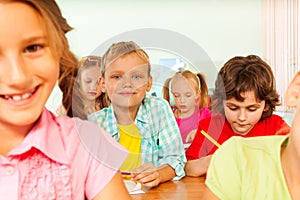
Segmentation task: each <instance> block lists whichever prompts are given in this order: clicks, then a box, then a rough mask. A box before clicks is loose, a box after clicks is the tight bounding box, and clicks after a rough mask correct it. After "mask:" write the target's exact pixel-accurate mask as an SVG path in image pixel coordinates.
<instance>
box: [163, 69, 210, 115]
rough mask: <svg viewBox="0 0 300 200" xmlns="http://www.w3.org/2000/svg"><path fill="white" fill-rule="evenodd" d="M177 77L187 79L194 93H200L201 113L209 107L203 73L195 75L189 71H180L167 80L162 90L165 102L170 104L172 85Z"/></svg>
mask: <svg viewBox="0 0 300 200" xmlns="http://www.w3.org/2000/svg"><path fill="white" fill-rule="evenodd" d="M177 77H183V78H185V79H186V80H187V81H188V82H189V83H190V84H191V85H192V86H193V88H194V91H195V92H196V93H197V92H199V93H200V98H199V100H198V104H199V111H201V109H202V108H203V107H205V106H207V105H208V87H207V84H206V80H205V77H204V75H203V74H201V73H196V74H194V73H193V72H191V71H189V70H183V71H178V72H176V73H175V74H174V75H173V76H172V77H170V78H168V79H166V81H165V83H164V86H163V89H162V93H163V98H164V99H165V100H167V101H168V102H169V103H170V89H169V88H170V87H171V85H170V84H172V81H174V80H175V79H176V78H177Z"/></svg>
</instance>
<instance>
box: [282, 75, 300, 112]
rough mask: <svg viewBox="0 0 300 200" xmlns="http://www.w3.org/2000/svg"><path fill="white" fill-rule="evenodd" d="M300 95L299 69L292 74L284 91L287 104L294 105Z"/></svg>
mask: <svg viewBox="0 0 300 200" xmlns="http://www.w3.org/2000/svg"><path fill="white" fill-rule="evenodd" d="M299 96H300V71H298V72H297V74H296V75H295V76H294V78H293V80H292V81H291V82H290V84H289V86H288V88H287V90H286V93H285V101H286V104H287V106H289V107H296V106H297V104H298V101H299Z"/></svg>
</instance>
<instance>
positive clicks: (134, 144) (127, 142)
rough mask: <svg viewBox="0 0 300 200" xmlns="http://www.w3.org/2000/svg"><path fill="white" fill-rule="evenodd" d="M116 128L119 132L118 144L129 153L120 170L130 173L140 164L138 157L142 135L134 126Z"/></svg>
mask: <svg viewBox="0 0 300 200" xmlns="http://www.w3.org/2000/svg"><path fill="white" fill-rule="evenodd" d="M118 128H119V132H120V140H119V143H120V144H121V145H123V146H124V147H125V148H126V149H127V150H128V151H129V152H130V153H129V154H128V156H127V158H126V160H125V161H124V163H123V165H122V166H121V168H120V169H121V171H128V172H130V171H132V170H133V169H135V168H137V167H139V166H141V164H142V160H141V155H140V153H141V142H142V135H141V134H140V131H139V129H138V128H137V127H136V125H135V124H130V125H127V126H122V125H118Z"/></svg>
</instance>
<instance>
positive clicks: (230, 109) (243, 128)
mask: <svg viewBox="0 0 300 200" xmlns="http://www.w3.org/2000/svg"><path fill="white" fill-rule="evenodd" d="M242 96H243V97H244V98H245V100H244V101H243V102H241V101H238V100H236V99H235V98H231V99H228V100H225V101H224V112H225V117H226V119H227V121H228V122H229V124H230V125H231V128H232V130H233V131H234V133H236V134H239V135H247V134H248V133H249V132H250V131H251V130H252V128H253V127H254V126H255V124H256V123H257V122H258V121H259V120H260V118H261V116H262V113H263V111H264V109H265V101H257V99H256V97H255V94H254V91H249V92H245V93H243V94H242Z"/></svg>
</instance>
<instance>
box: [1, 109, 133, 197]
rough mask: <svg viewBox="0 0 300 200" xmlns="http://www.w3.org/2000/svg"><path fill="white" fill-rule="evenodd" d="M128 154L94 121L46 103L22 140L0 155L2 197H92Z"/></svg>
mask: <svg viewBox="0 0 300 200" xmlns="http://www.w3.org/2000/svg"><path fill="white" fill-rule="evenodd" d="M127 154H128V152H127V150H125V149H124V148H123V147H121V145H119V144H118V143H117V142H116V141H115V140H113V139H112V138H111V136H109V135H108V134H106V133H105V132H104V131H103V130H102V129H101V128H99V127H98V125H95V124H93V123H91V122H88V121H83V120H80V119H78V118H69V117H55V116H54V115H53V114H52V113H51V112H49V111H48V110H46V109H44V111H43V113H42V115H41V117H40V119H39V121H38V122H37V124H36V125H35V126H34V127H33V129H32V130H31V131H30V132H29V133H28V135H27V136H26V138H25V139H24V141H23V142H22V144H21V145H19V146H17V147H16V148H14V149H13V150H12V151H10V152H9V153H8V155H7V156H6V157H4V156H2V155H0V197H1V199H22V200H23V199H63V200H67V199H84V197H85V196H86V197H87V198H89V199H91V198H93V197H95V195H97V194H98V193H99V192H100V191H101V190H102V189H103V188H104V187H105V186H106V184H107V183H108V182H109V181H110V180H111V178H112V177H113V176H114V174H115V173H116V171H117V170H118V169H119V167H120V166H121V164H122V163H123V161H124V160H125V158H126V157H127Z"/></svg>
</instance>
